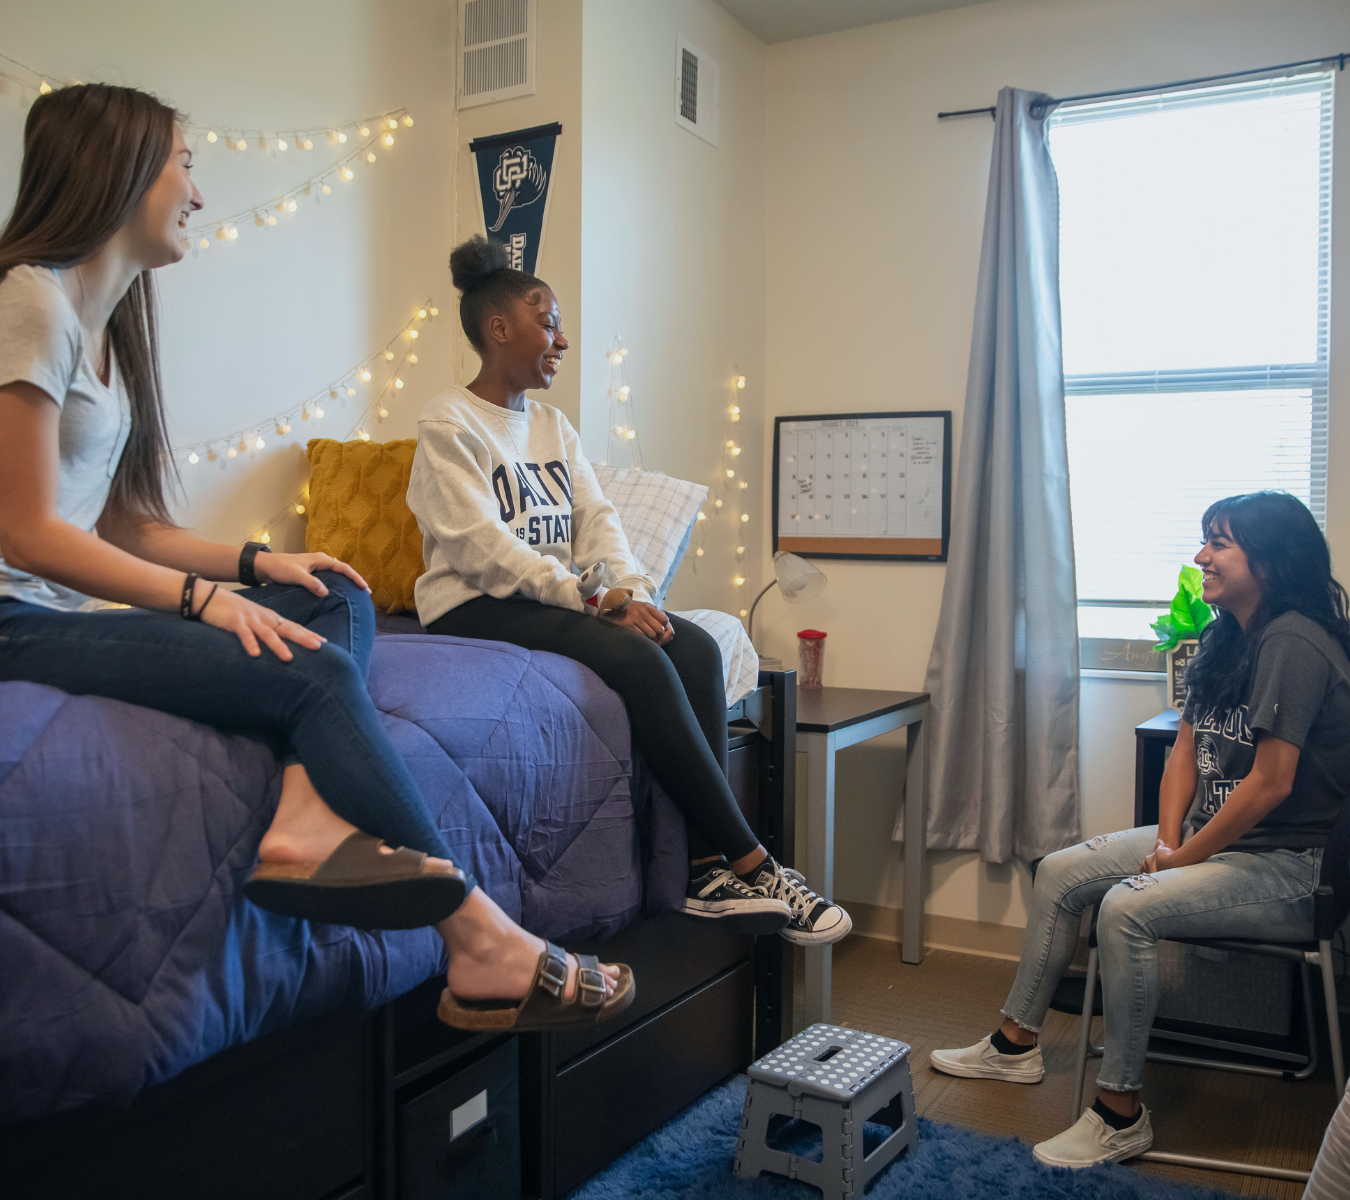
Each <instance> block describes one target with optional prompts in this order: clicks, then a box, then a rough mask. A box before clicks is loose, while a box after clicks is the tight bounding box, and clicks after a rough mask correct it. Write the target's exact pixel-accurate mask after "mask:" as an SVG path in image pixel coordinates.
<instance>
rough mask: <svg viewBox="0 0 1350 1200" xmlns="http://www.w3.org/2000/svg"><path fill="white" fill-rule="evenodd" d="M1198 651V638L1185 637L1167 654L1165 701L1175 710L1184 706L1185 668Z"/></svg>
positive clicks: (1179, 709) (1178, 710)
mask: <svg viewBox="0 0 1350 1200" xmlns="http://www.w3.org/2000/svg"><path fill="white" fill-rule="evenodd" d="M1199 651H1200V639H1199V638H1187V639H1186V640H1185V641H1184V642H1178V643H1177V644H1176V646H1174V647H1173V649H1172V652H1171V653H1170V654H1169V655H1168V656H1167V702H1168V704H1170V705H1171V706H1172V707H1173V708H1175V709H1176V710H1177V712H1180V711H1181V710H1182V709H1183V708H1185V707H1186V668H1187V667H1189V666H1190V665H1191V659H1193V658H1194V657H1195V656H1196V654H1198V653H1199Z"/></svg>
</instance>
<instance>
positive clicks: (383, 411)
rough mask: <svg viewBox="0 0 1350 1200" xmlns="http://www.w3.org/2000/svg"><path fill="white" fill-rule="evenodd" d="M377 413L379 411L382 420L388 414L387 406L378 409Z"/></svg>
mask: <svg viewBox="0 0 1350 1200" xmlns="http://www.w3.org/2000/svg"><path fill="white" fill-rule="evenodd" d="M379 413H380V420H381V421H383V420H384V419H385V417H387V416H388V415H389V410H388V409H387V408H381V409H380V410H379Z"/></svg>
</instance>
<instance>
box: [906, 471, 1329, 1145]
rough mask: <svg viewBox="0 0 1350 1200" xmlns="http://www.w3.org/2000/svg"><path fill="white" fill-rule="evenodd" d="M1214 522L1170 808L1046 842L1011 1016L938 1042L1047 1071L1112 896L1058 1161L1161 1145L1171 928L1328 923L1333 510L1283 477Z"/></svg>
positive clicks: (1272, 936) (1233, 934)
mask: <svg viewBox="0 0 1350 1200" xmlns="http://www.w3.org/2000/svg"><path fill="white" fill-rule="evenodd" d="M1201 527H1202V530H1203V535H1204V545H1203V547H1202V548H1201V550H1200V553H1199V554H1197V555H1196V556H1195V561H1196V563H1197V564H1199V566H1200V567H1201V569H1202V571H1203V572H1204V591H1203V596H1204V599H1205V601H1206V602H1207V603H1209V604H1212V605H1214V606H1215V607H1217V608H1218V609H1219V615H1218V618H1217V619H1216V620H1215V621H1214V622H1213V623H1212V624H1211V625H1210V626H1209V627H1208V628H1206V629H1205V631H1204V634H1203V635H1202V637H1201V642H1200V653H1199V655H1198V656H1197V657H1196V659H1195V661H1194V662H1193V663H1192V665H1191V667H1190V670H1189V671H1188V672H1187V675H1186V683H1187V689H1188V690H1187V698H1186V706H1185V710H1184V711H1183V713H1182V717H1181V728H1180V731H1179V733H1178V735H1177V741H1176V746H1175V747H1174V748H1173V751H1172V755H1171V757H1170V758H1169V759H1168V762H1167V768H1166V770H1165V771H1164V773H1163V780H1162V790H1161V794H1160V798H1159V823H1158V825H1156V826H1148V827H1146V828H1142V829H1127V830H1123V831H1122V832H1119V833H1112V834H1106V835H1104V836H1101V837H1095V838H1093V839H1092V840H1091V841H1089V842H1086V843H1084V844H1082V845H1079V846H1073V847H1071V848H1070V849H1068V850H1061V851H1059V852H1058V853H1056V854H1051V855H1049V856H1047V857H1046V858H1045V859H1044V860H1042V862H1041V864H1040V868H1039V870H1038V871H1037V872H1036V884H1035V887H1034V889H1033V890H1032V899H1031V911H1030V912H1029V914H1028V919H1027V929H1026V936H1025V939H1024V941H1023V946H1022V960H1021V964H1020V965H1019V967H1018V971H1017V978H1016V979H1015V980H1014V982H1013V987H1012V992H1011V993H1010V994H1009V996H1008V1000H1007V1002H1006V1003H1005V1004H1004V1006H1003V1023H1002V1024H1001V1025H1000V1026H999V1028H998V1029H997V1030H996V1031H995V1032H994V1033H992V1034H991V1035H990V1036H989V1037H986V1038H984V1039H982V1040H981V1041H979V1042H978V1043H976V1044H975V1045H974V1046H969V1047H966V1048H965V1049H962V1050H935V1051H934V1052H933V1054H932V1056H931V1058H930V1059H929V1064H930V1065H931V1066H932V1067H933V1069H934V1070H937V1071H942V1072H945V1073H946V1074H948V1075H960V1076H963V1077H965V1078H970V1079H1002V1080H1007V1081H1009V1082H1012V1083H1039V1082H1040V1080H1041V1078H1042V1077H1043V1075H1044V1074H1045V1070H1044V1067H1043V1065H1042V1061H1041V1051H1040V1048H1039V1047H1038V1046H1037V1044H1036V1034H1037V1031H1038V1030H1039V1029H1040V1028H1041V1026H1042V1024H1043V1023H1044V1021H1045V1014H1046V1010H1047V1009H1048V1007H1049V1004H1050V998H1051V996H1052V995H1053V993H1054V990H1055V987H1056V985H1057V984H1058V983H1059V980H1060V977H1061V976H1062V975H1063V974H1064V972H1065V970H1066V968H1067V967H1068V966H1069V962H1070V961H1071V960H1072V958H1073V956H1074V951H1075V950H1076V949H1077V946H1078V934H1079V927H1080V924H1081V917H1082V915H1083V912H1084V910H1085V909H1087V908H1089V907H1091V906H1092V905H1100V906H1101V907H1100V911H1099V914H1098V919H1097V946H1098V952H1099V956H1100V960H1101V972H1102V1004H1103V1009H1104V1013H1105V1017H1106V1044H1105V1054H1104V1055H1103V1057H1102V1065H1101V1073H1100V1076H1099V1078H1098V1081H1097V1083H1098V1087H1099V1089H1100V1090H1099V1092H1098V1096H1097V1100H1096V1102H1095V1103H1094V1104H1093V1105H1092V1107H1091V1108H1089V1109H1088V1110H1087V1111H1086V1112H1084V1113H1083V1115H1082V1116H1081V1117H1080V1118H1079V1120H1078V1121H1077V1122H1076V1123H1075V1124H1074V1125H1073V1126H1072V1127H1070V1128H1069V1129H1067V1130H1066V1131H1065V1132H1063V1133H1061V1134H1059V1135H1057V1136H1056V1137H1053V1138H1051V1139H1050V1140H1049V1141H1045V1142H1041V1143H1040V1144H1039V1145H1038V1146H1036V1147H1035V1150H1034V1153H1035V1156H1036V1158H1037V1159H1039V1160H1040V1161H1041V1162H1043V1163H1046V1164H1048V1165H1050V1166H1057V1167H1089V1166H1092V1165H1093V1164H1094V1163H1099V1162H1115V1161H1118V1160H1120V1159H1124V1158H1130V1157H1132V1156H1133V1155H1136V1154H1142V1153H1143V1152H1144V1151H1146V1150H1148V1149H1149V1148H1150V1147H1151V1146H1152V1144H1153V1130H1152V1127H1151V1125H1150V1123H1149V1115H1148V1109H1147V1108H1145V1107H1144V1106H1143V1105H1142V1104H1141V1103H1140V1100H1139V1091H1140V1087H1141V1085H1142V1081H1143V1070H1144V1060H1145V1056H1146V1054H1147V1051H1148V1038H1149V1029H1150V1028H1151V1026H1152V1025H1153V1015H1154V1011H1155V1009H1156V1008H1157V1003H1158V969H1157V943H1158V941H1159V939H1161V938H1171V937H1223V938H1253V939H1261V940H1265V941H1289V942H1298V941H1306V940H1309V939H1310V938H1311V937H1312V933H1313V892H1314V891H1315V890H1316V888H1317V886H1318V878H1319V875H1320V873H1321V865H1322V851H1323V848H1324V847H1325V846H1326V844H1327V839H1328V837H1329V835H1330V833H1331V829H1332V826H1333V825H1334V824H1335V821H1336V818H1337V815H1338V814H1339V813H1340V811H1341V807H1342V805H1343V804H1344V803H1345V797H1346V794H1347V792H1350V661H1347V653H1348V652H1350V621H1347V617H1346V603H1347V597H1346V593H1345V589H1344V588H1342V587H1341V585H1340V584H1339V583H1338V582H1337V581H1336V580H1335V579H1333V578H1332V575H1331V558H1330V555H1329V554H1328V552H1327V544H1326V541H1325V539H1324V538H1323V537H1322V533H1321V530H1319V529H1318V527H1317V523H1316V522H1315V521H1314V520H1313V517H1312V514H1311V513H1310V512H1309V511H1308V510H1307V509H1306V508H1305V507H1304V506H1303V505H1302V504H1301V503H1299V501H1298V500H1296V499H1295V498H1294V497H1293V496H1289V495H1286V494H1284V493H1280V492H1253V493H1251V494H1249V495H1245V496H1230V497H1229V498H1228V499H1226V500H1220V501H1219V502H1218V503H1217V504H1213V505H1211V506H1210V508H1209V510H1208V511H1207V512H1206V513H1205V516H1204V520H1203V522H1202V526H1201Z"/></svg>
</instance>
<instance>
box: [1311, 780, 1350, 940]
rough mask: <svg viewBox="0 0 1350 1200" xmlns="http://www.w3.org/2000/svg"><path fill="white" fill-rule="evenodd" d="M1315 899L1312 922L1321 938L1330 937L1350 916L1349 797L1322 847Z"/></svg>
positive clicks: (1342, 805) (1318, 936)
mask: <svg viewBox="0 0 1350 1200" xmlns="http://www.w3.org/2000/svg"><path fill="white" fill-rule="evenodd" d="M1317 892H1318V894H1317V895H1316V896H1315V897H1314V898H1313V899H1314V916H1313V924H1314V926H1315V927H1316V936H1317V938H1318V940H1319V941H1324V940H1327V939H1329V938H1330V937H1331V936H1332V934H1334V933H1335V932H1336V930H1337V929H1339V928H1340V927H1341V924H1342V922H1343V921H1344V920H1345V918H1346V917H1347V916H1350V798H1347V799H1346V800H1345V801H1344V802H1343V803H1342V804H1341V812H1340V816H1338V817H1337V818H1336V823H1335V824H1334V825H1333V826H1332V827H1331V838H1330V840H1328V842H1327V846H1326V849H1325V850H1323V851H1322V877H1321V880H1320V885H1319V887H1318V889H1317Z"/></svg>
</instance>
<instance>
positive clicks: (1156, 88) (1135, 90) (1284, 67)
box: [938, 53, 1350, 121]
mask: <svg viewBox="0 0 1350 1200" xmlns="http://www.w3.org/2000/svg"><path fill="white" fill-rule="evenodd" d="M1347 58H1350V53H1344V54H1327V55H1325V56H1323V57H1322V58H1306V59H1304V60H1303V61H1302V62H1292V63H1278V64H1276V65H1275V66H1273V67H1255V68H1253V69H1252V70H1250V71H1229V72H1228V73H1227V74H1226V75H1202V76H1201V77H1200V78H1199V79H1178V80H1176V81H1175V82H1174V83H1153V84H1149V85H1148V86H1147V87H1132V88H1120V89H1118V90H1117V91H1114V92H1089V93H1087V94H1086V95H1083V96H1064V97H1062V98H1060V99H1057V100H1052V101H1051V102H1050V103H1051V104H1053V105H1059V104H1073V103H1077V102H1078V101H1079V100H1109V99H1110V98H1111V97H1112V96H1137V95H1139V94H1140V93H1141V92H1161V91H1165V90H1167V89H1168V88H1178V87H1190V86H1191V85H1192V84H1196V83H1218V82H1219V81H1220V80H1223V79H1241V78H1242V77H1243V76H1245V75H1261V74H1264V73H1265V72H1266V71H1288V70H1291V69H1292V68H1294V67H1320V66H1322V65H1323V64H1324V63H1335V64H1336V66H1337V70H1340V71H1344V70H1345V60H1346V59H1347ZM997 111H998V110H997V109H995V108H994V106H993V105H992V104H991V105H990V106H989V107H988V108H962V109H957V110H956V111H955V112H940V113H938V120H939V121H945V120H946V119H947V118H948V117H975V116H979V115H980V114H981V113H988V114H989V115H990V116H991V117H993V116H994V115H995V113H996V112H997Z"/></svg>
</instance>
